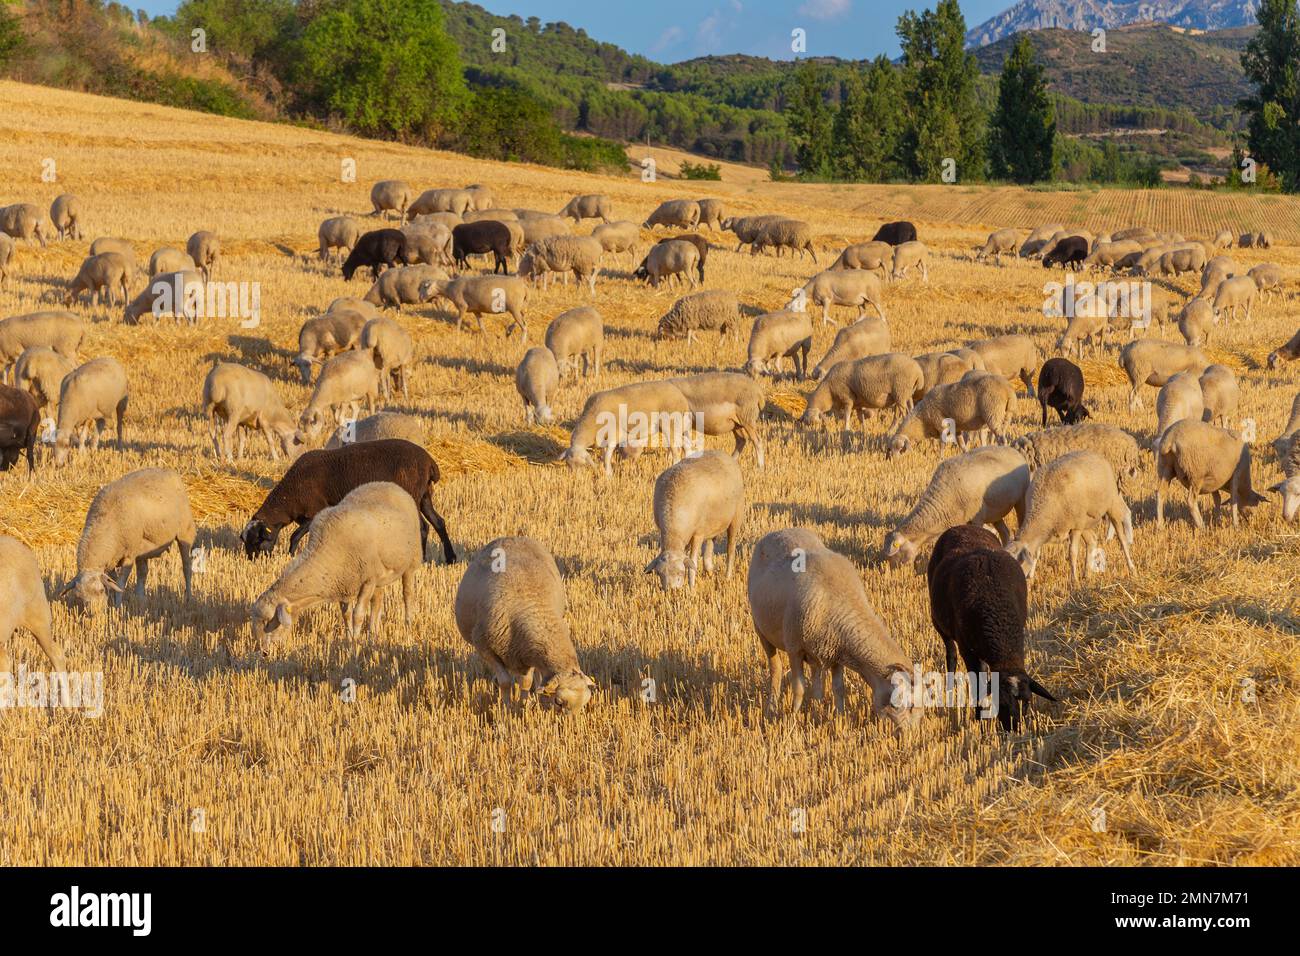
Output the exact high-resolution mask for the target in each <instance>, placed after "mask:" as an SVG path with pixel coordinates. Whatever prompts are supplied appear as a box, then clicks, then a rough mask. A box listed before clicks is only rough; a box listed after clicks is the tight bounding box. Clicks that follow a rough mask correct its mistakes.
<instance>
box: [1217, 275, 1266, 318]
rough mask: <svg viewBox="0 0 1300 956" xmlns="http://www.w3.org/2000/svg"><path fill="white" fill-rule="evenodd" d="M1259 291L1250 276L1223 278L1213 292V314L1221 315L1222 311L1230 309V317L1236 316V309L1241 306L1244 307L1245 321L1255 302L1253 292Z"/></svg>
mask: <svg viewBox="0 0 1300 956" xmlns="http://www.w3.org/2000/svg"><path fill="white" fill-rule="evenodd" d="M1258 291H1259V286H1257V285H1256V284H1255V280H1254V279H1252V278H1251V277H1250V276H1248V275H1246V276H1233V277H1232V278H1230V279H1224V280H1223V281H1222V282H1220V283H1219V288H1218V289H1217V290H1216V291H1215V293H1214V314H1215V315H1216V316H1222V315H1224V313H1226V312H1229V311H1231V313H1232V317H1233V318H1234V319H1235V318H1236V317H1237V310H1238V309H1239V308H1241V306H1243V305H1244V306H1245V307H1246V321H1247V322H1249V321H1250V311H1251V307H1252V306H1253V305H1254V304H1255V294H1256V293H1257V292H1258Z"/></svg>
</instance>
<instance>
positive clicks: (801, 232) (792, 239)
mask: <svg viewBox="0 0 1300 956" xmlns="http://www.w3.org/2000/svg"><path fill="white" fill-rule="evenodd" d="M768 246H772V247H774V248H775V249H776V252H777V255H778V256H779V255H780V254H781V250H782V249H789V250H790V253H791V255H793V254H794V253H795V252H798V253H799V254H800V255H802V254H804V253H807V254H808V257H809V258H810V259H812V261H813V262H816V261H817V250H816V249H815V248H814V247H813V240H812V227H811V226H809V225H808V223H806V222H804V221H802V220H800V219H777V220H775V221H773V222H769V223H767V224H766V225H764V226H761V227H759V230H758V235H756V236H755V237H754V240H753V242H751V243H750V245H749V254H750V255H751V256H753V255H757V254H758V252H759V250H761V249H766V248H767V247H768Z"/></svg>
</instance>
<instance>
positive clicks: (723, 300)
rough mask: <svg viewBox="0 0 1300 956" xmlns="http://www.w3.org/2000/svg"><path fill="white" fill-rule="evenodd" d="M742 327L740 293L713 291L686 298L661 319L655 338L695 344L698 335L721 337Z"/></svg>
mask: <svg viewBox="0 0 1300 956" xmlns="http://www.w3.org/2000/svg"><path fill="white" fill-rule="evenodd" d="M739 327H740V303H739V302H738V301H736V293H734V292H729V291H728V292H724V291H721V290H713V291H709V292H694V293H692V294H690V295H685V296H682V297H681V298H680V299H678V300H677V301H676V302H674V303H673V307H672V308H671V309H669V310H668V311H667V312H665V313H664V314H663V315H662V316H661V317H660V319H659V325H658V326H657V328H656V330H655V334H654V337H655V338H656V339H661V338H680V337H681V336H682V335H683V334H685V336H686V342H687V344H690V343H692V342H694V341H695V333H696V332H708V331H713V330H715V329H716V330H717V332H718V337H719V338H721V337H722V336H723V335H726V334H727V332H728V331H729V330H731V331H734V330H735V329H738V328H739Z"/></svg>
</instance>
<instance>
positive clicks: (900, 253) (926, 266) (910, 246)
mask: <svg viewBox="0 0 1300 956" xmlns="http://www.w3.org/2000/svg"><path fill="white" fill-rule="evenodd" d="M917 267H919V268H920V270H921V279H922V281H924V282H926V283H929V281H930V250H928V249H927V248H926V247H925V244H924V243H921V242H917V241H916V240H912V241H911V242H900V243H899V244H898V245H897V246H895V247H894V271H893V274H892V276H891V278H893V279H901V278H903V277H904V276H905V275H907V273H908V272H909V271H911V270H912V269H913V268H917Z"/></svg>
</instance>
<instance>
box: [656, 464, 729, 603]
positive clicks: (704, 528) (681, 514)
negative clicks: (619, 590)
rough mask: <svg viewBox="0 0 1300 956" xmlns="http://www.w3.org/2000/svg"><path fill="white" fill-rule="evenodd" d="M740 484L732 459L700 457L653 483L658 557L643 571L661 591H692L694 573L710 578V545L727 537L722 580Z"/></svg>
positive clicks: (667, 472) (711, 550)
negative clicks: (654, 579)
mask: <svg viewBox="0 0 1300 956" xmlns="http://www.w3.org/2000/svg"><path fill="white" fill-rule="evenodd" d="M745 510H746V505H745V481H744V478H743V477H742V476H741V473H740V465H739V464H737V461H736V459H735V458H733V457H732V456H730V455H724V454H722V453H721V452H717V451H706V452H704V453H702V454H700V455H698V456H693V457H688V458H684V459H682V460H681V461H679V462H677V463H676V464H675V465H671V466H669V467H668V468H667V469H665V470H664V471H663V472H662V473H661V474H660V475H659V477H658V479H657V480H656V481H655V491H654V516H655V525H656V526H658V528H659V554H658V555H657V556H656V557H655V558H654V559H653V560H652V561H651V562H650V563H649V564H647V565H646V568H645V570H646V573H647V574H657V575H658V576H659V583H660V586H661V587H662V588H663V589H664V590H665V591H667V590H670V589H672V588H680V587H682V586H683V585H686V584H689V585H690V586H691V587H695V579H696V573H697V569H698V566H699V564H700V563H703V565H704V571H705V573H706V574H712V573H713V541H714V539H715V538H717V537H718V536H719V535H721V534H723V533H724V532H725V533H726V535H727V577H731V571H732V567H733V565H734V564H735V559H736V543H737V540H738V538H739V536H740V533H741V530H742V529H743V527H744V523H745Z"/></svg>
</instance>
